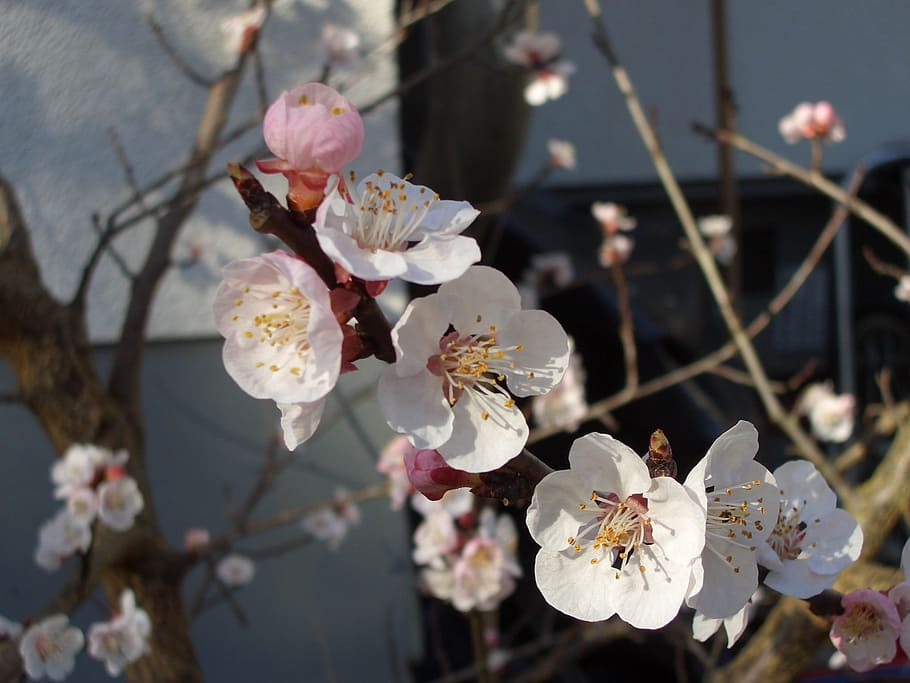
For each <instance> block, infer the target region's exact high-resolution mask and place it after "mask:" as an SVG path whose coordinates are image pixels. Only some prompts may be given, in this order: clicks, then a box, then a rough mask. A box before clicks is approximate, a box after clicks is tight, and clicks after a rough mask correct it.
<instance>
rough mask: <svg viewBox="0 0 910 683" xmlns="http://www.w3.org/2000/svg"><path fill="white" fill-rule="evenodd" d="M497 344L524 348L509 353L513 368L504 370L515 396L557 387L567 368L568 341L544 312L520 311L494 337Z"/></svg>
mask: <svg viewBox="0 0 910 683" xmlns="http://www.w3.org/2000/svg"><path fill="white" fill-rule="evenodd" d="M497 342H498V345H499V346H506V347H507V346H518V345H521V346H522V347H523V348H522V350H521V351H514V352H512V353H513V354H514V357H515V362H516V367H515V368H514V369H512V370H508V369H507V370H503V374H504V375H505V376H506V381H507V383H508V385H509V389H511V390H512V393H514V394H515V395H517V396H536V395H540V394H545V393H547V392H548V391H550V389H552V388H553V387H555V386H556V385H557V384H559V381H560V380H561V379H562V377H563V375H564V374H565V372H566V368H567V367H568V365H569V338H568V336H567V335H566V332H565V330H564V329H563V328H562V325H560V324H559V321H557V320H556V318H554V317H553V316H552V315H550V314H549V313H547V312H545V311H519V312H518V313H516V314H515V315H514V316H512V318H511V319H510V320H509V322H508V324H507V325H506V326H505V327H504V328H503V329H502V331H501V332H500V334H499V335H497ZM532 373H533V376H532Z"/></svg>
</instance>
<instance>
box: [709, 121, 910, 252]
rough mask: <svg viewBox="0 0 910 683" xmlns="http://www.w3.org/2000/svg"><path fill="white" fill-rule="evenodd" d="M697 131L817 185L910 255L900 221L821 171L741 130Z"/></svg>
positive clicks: (803, 181)
mask: <svg viewBox="0 0 910 683" xmlns="http://www.w3.org/2000/svg"><path fill="white" fill-rule="evenodd" d="M692 128H693V130H695V132H697V133H700V134H701V135H704V136H706V137H711V138H714V139H715V140H718V141H720V142H724V143H727V144H730V145H733V146H734V147H736V148H737V149H738V150H740V151H741V152H745V153H746V154H748V155H750V156H753V157H755V158H756V159H760V160H761V161H764V162H765V163H766V164H768V165H769V166H770V167H771V168H772V169H773V170H774V171H775V172H777V173H782V174H783V175H787V176H790V177H791V178H793V179H794V180H798V181H799V182H801V183H803V184H805V185H808V186H809V187H812V188H815V189H816V190H818V191H819V192H821V193H822V194H825V195H827V196H829V197H830V198H831V199H833V200H834V201H836V202H838V203H840V204H843V205H844V206H846V207H847V209H849V211H850V213H852V214H853V215H854V216H857V217H858V218H861V219H862V220H864V221H865V222H866V223H868V224H869V225H871V226H872V227H873V228H875V229H876V230H877V231H878V232H880V233H881V234H882V235H884V236H885V237H887V238H888V239H889V240H891V241H892V242H893V243H894V244H896V245H897V246H898V247H900V248H901V249H902V250H903V251H904V253H905V254H907V255H910V236H908V235H907V233H905V232H904V231H903V230H901V228H900V227H899V226H898V225H896V224H895V223H894V222H893V221H892V220H891V219H890V218H888V217H887V216H885V215H884V214H882V213H881V212H880V211H876V210H875V209H874V208H872V207H871V206H870V205H869V204H867V203H866V202H864V201H863V200H862V199H859V198H857V197H855V196H854V197H851V196H849V195H848V193H847V192H845V191H844V190H843V188H840V187H838V186H837V185H835V184H834V183H832V182H831V181H830V180H828V179H827V178H825V176H823V175H822V174H821V173H818V172H815V171H807V170H806V169H804V168H802V167H800V166H797V165H796V164H794V163H791V162H790V161H787V160H786V159H784V158H783V157H781V156H779V155H777V154H775V153H774V152H772V151H770V150H768V149H765V148H764V147H761V146H760V145H757V144H755V143H754V142H752V141H751V140H748V139H746V138H744V137H743V136H742V135H740V134H739V133H732V132H730V131H727V130H715V129H713V128H710V127H708V126H704V125H702V124H700V123H695V124H693V126H692Z"/></svg>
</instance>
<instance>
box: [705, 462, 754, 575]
mask: <svg viewBox="0 0 910 683" xmlns="http://www.w3.org/2000/svg"><path fill="white" fill-rule="evenodd" d="M760 486H761V481H759V480H758V479H754V480H752V481H749V482H743V483H740V484H734V485H733V486H727V487H724V488H715V487H713V486H712V487H708V489H707V490H706V493H707V494H708V519H707V525H706V527H705V533H706V535H707V543H706V546H707V547H708V548H710V549H711V550H712V551H713V552H715V553H716V554H718V555H719V556H720V557H722V558H723V560H724V561H725V562H726V563H727V564H728V565H729V566H730V568H731V569H732V570H733V573H734V574H739V572H740V571H741V567H738V566H735V565H733V556H732V555H721V554H720V553H719V552H718V551H717V550H716V549H715V548H714V547H713V544H712V543H711V541H712V540H715V541H725V542H727V543H732V544H734V545H738V546H740V547H741V548H748V549H749V551H755V545H754V544H753V543H752V536H753V535H754V531H758V532H759V533H760V532H762V531H763V530H764V528H763V527H762V522H761V519H754V517H755V516H758V515H763V514H764V513H765V507H764V496H758V495H757V492H758V489H759V487H760ZM753 530H754V531H753Z"/></svg>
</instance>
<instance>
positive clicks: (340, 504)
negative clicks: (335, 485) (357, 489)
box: [300, 489, 360, 550]
mask: <svg viewBox="0 0 910 683" xmlns="http://www.w3.org/2000/svg"><path fill="white" fill-rule="evenodd" d="M359 523H360V508H358V507H357V505H355V504H354V502H353V501H351V498H350V494H349V493H348V492H347V491H345V490H344V489H338V490H337V491H336V492H335V502H334V504H333V505H331V506H323V507H321V508H319V509H318V510H316V511H315V512H312V513H310V514H309V515H307V516H306V517H304V518H303V519H302V520H301V522H300V525H301V526H302V527H303V529H304V530H305V531H306V532H307V533H308V534H310V535H311V536H313V537H314V538H316V539H318V540H320V541H326V542H327V543H328V544H329V548H331V549H332V550H337V549H338V547H339V546H340V545H341V542H342V541H343V540H344V537H345V536H347V533H348V530H349V529H350V528H351V527H352V526H353V525H355V524H359Z"/></svg>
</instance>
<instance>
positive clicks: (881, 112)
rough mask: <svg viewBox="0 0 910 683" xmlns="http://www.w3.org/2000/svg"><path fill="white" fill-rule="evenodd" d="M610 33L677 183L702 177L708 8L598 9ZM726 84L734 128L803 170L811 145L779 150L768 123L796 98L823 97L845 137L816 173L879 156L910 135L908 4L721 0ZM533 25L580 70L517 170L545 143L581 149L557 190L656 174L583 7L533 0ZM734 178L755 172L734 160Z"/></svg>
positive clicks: (708, 150) (639, 1)
mask: <svg viewBox="0 0 910 683" xmlns="http://www.w3.org/2000/svg"><path fill="white" fill-rule="evenodd" d="M601 4H602V5H603V7H604V11H605V16H606V19H607V22H608V27H609V30H610V34H611V37H612V39H613V41H614V42H615V44H616V47H617V50H618V52H619V54H620V57H621V59H622V60H623V61H624V63H625V66H626V68H627V70H628V72H629V73H630V75H631V77H632V79H633V81H634V82H635V85H636V88H637V90H638V94H639V96H640V97H641V99H642V102H643V103H644V105H645V106H646V107H651V106H653V107H655V108H656V113H657V120H658V124H659V128H660V135H661V140H662V142H663V144H664V145H665V148H666V152H667V156H668V158H669V160H670V163H671V165H672V166H673V168H674V170H675V171H676V172H677V173H678V174H679V175H680V176H681V177H683V178H706V177H711V176H712V175H713V174H714V171H715V150H714V147H713V145H710V144H707V143H705V142H704V141H703V140H702V139H701V138H698V137H696V136H695V135H693V134H692V133H690V131H689V124H690V122H692V121H695V120H698V121H702V122H705V123H709V124H710V123H713V120H714V113H713V112H714V105H713V74H712V65H711V39H710V32H709V31H710V16H709V6H710V3H709V2H708V1H707V0H678V1H676V2H665V1H662V0H608V1H606V2H602V3H601ZM728 15H729V28H730V35H729V40H730V52H731V64H730V66H731V74H732V81H733V88H734V91H735V94H736V99H737V102H738V105H739V126H740V129H741V130H742V131H743V132H744V133H745V134H746V135H747V136H749V137H752V138H754V139H755V140H756V141H758V142H760V143H761V144H763V145H765V146H768V147H770V148H772V149H774V150H776V151H778V152H783V153H785V154H787V155H790V156H792V158H794V159H795V160H799V161H804V162H808V155H809V150H808V145H807V144H805V143H803V144H802V145H799V146H796V147H790V146H788V145H786V144H785V143H784V142H783V141H782V140H781V138H780V136H779V135H778V133H777V122H778V120H779V119H780V117H781V116H783V115H784V114H785V113H787V112H789V111H790V110H791V109H792V108H793V107H794V106H795V105H796V104H797V103H798V102H800V101H802V100H818V99H828V100H830V101H831V102H832V103H833V104H834V105H835V107H836V108H837V110H838V111H839V112H840V113H841V114H842V117H843V119H844V121H845V123H846V127H847V139H846V141H845V142H844V143H842V144H840V145H834V146H830V147H828V148H827V149H826V155H825V169H826V170H827V171H842V172H844V171H847V170H849V168H850V167H851V166H852V165H853V163H855V162H856V160H857V159H859V158H861V157H862V156H864V155H865V154H866V153H867V152H869V151H870V149H872V148H874V147H875V146H877V145H879V144H881V143H883V142H886V141H890V140H894V139H900V138H904V139H907V138H910V117H908V111H910V79H908V78H907V73H908V68H910V41H908V40H907V36H906V32H907V27H908V26H910V3H907V2H903V1H901V0H800V1H799V2H793V1H792V0H762V2H753V1H750V0H729V1H728ZM540 23H541V28H542V29H545V30H552V31H556V32H557V33H559V34H560V35H561V36H562V38H563V44H564V52H565V55H566V57H568V58H569V59H571V60H573V61H574V62H575V63H576V64H577V66H578V71H577V72H576V74H575V75H574V76H573V78H572V84H571V88H570V91H569V93H568V94H567V95H566V96H565V97H563V98H562V99H560V100H558V101H556V102H551V103H548V104H546V105H544V106H542V107H540V108H538V109H537V110H536V111H535V113H534V120H533V124H532V130H531V135H530V138H529V144H528V148H527V152H526V156H525V158H524V160H523V162H522V170H521V173H522V175H523V176H524V177H529V176H530V175H531V174H533V172H534V170H535V169H536V168H538V167H539V165H540V164H541V163H542V162H543V161H544V159H545V157H546V140H547V139H548V138H550V137H564V138H567V139H571V140H572V141H574V142H575V144H576V146H577V148H578V161H579V168H578V170H577V171H576V172H575V173H573V174H561V175H559V176H557V177H555V178H554V180H553V182H555V183H573V184H574V183H579V184H586V183H604V182H607V183H625V182H639V181H652V180H655V179H656V176H655V174H654V172H653V170H652V169H651V166H650V160H649V159H648V157H647V155H646V154H645V151H644V148H643V146H642V144H641V142H640V141H639V139H638V137H637V135H636V134H635V131H634V129H633V127H632V124H631V123H630V121H629V117H628V114H627V112H626V109H625V105H624V103H623V101H622V99H621V98H620V96H619V95H618V93H617V91H616V87H615V85H614V84H613V81H612V78H611V77H610V74H609V71H608V70H607V67H606V63H605V62H604V60H603V58H602V57H601V56H600V55H599V54H598V53H597V52H596V51H595V49H594V48H593V47H592V45H591V40H590V20H589V19H588V17H587V15H586V14H585V11H584V4H583V3H582V2H567V1H564V0H543V2H542V3H541V20H540ZM737 169H738V171H739V172H741V173H744V174H748V175H756V174H759V173H761V168H760V166H759V165H758V164H757V163H754V162H752V161H751V160H748V159H746V158H745V157H743V156H738V157H737Z"/></svg>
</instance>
